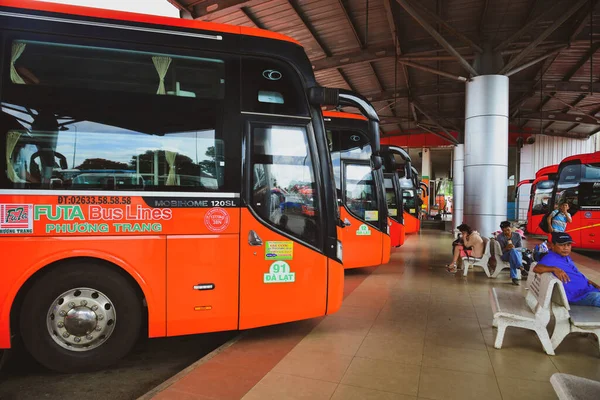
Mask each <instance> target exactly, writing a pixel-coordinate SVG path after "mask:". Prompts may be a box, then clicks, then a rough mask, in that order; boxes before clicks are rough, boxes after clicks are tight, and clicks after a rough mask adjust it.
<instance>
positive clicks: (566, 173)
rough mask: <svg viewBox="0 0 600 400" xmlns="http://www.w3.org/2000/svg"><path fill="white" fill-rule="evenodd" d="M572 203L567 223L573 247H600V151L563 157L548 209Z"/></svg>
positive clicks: (591, 248)
mask: <svg viewBox="0 0 600 400" xmlns="http://www.w3.org/2000/svg"><path fill="white" fill-rule="evenodd" d="M563 201H566V202H567V203H569V213H570V214H571V216H572V220H573V221H572V222H571V223H568V224H567V229H566V232H568V233H569V234H570V235H571V236H572V237H573V240H574V243H573V247H574V248H578V249H585V250H600V151H598V152H595V153H588V154H579V155H575V156H571V157H567V158H565V159H563V160H562V161H561V162H560V164H559V166H558V172H557V177H556V184H555V185H554V188H553V191H552V196H551V197H550V201H549V204H548V206H549V210H552V209H554V208H555V207H557V206H558V204H560V203H561V202H563Z"/></svg>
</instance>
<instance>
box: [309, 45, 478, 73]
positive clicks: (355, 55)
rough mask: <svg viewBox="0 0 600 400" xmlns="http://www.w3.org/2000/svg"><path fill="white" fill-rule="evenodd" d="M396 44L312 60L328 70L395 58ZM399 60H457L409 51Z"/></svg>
mask: <svg viewBox="0 0 600 400" xmlns="http://www.w3.org/2000/svg"><path fill="white" fill-rule="evenodd" d="M394 56H395V48H394V46H383V47H368V48H365V49H363V50H360V51H353V52H350V53H345V54H337V55H335V56H331V57H327V58H322V59H320V60H315V61H313V62H312V65H313V69H314V71H315V72H317V71H326V70H329V69H335V68H340V67H348V66H351V65H358V64H365V63H369V62H373V61H379V60H389V59H392V58H394ZM463 57H464V58H465V59H468V60H470V59H474V58H475V55H472V54H469V55H463ZM398 60H399V61H456V58H454V57H452V56H437V55H424V54H422V53H420V52H419V53H407V54H404V55H401V56H399V57H398Z"/></svg>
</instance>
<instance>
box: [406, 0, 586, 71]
mask: <svg viewBox="0 0 600 400" xmlns="http://www.w3.org/2000/svg"><path fill="white" fill-rule="evenodd" d="M399 1H400V0H399ZM588 1H589V0H577V1H576V2H575V4H573V5H572V6H571V7H570V8H569V9H568V10H567V11H566V12H565V13H563V14H561V16H560V17H559V18H558V19H557V20H556V21H555V22H554V23H553V24H552V25H550V26H549V27H548V28H546V29H545V30H544V31H543V32H542V33H541V34H540V35H539V36H537V37H536V38H535V39H534V40H533V41H532V42H531V43H530V44H529V45H528V46H527V47H525V48H524V49H523V51H522V52H520V53H519V54H517V55H516V56H515V58H513V59H512V60H511V61H510V62H509V63H508V64H506V65H505V66H504V67H503V68H502V69H501V70H500V72H499V73H500V74H505V73H506V72H508V71H510V70H511V69H513V68H514V67H516V66H517V64H518V63H519V62H521V61H522V60H523V59H524V58H525V57H527V56H528V55H529V54H530V53H531V52H532V51H533V50H534V49H535V48H536V47H537V46H538V45H539V44H540V43H542V42H543V41H544V40H546V38H547V37H548V36H550V35H551V34H552V33H553V32H554V31H555V30H556V29H558V27H560V26H561V25H562V24H564V23H565V22H566V21H567V20H568V19H569V18H571V16H572V15H573V14H575V13H576V12H577V10H579V9H580V8H581V7H583V5H584V4H585V3H587V2H588Z"/></svg>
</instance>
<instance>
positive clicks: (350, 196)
mask: <svg viewBox="0 0 600 400" xmlns="http://www.w3.org/2000/svg"><path fill="white" fill-rule="evenodd" d="M323 118H324V121H325V129H326V131H327V137H328V140H329V142H330V149H331V160H332V164H333V175H334V178H335V186H336V189H337V192H338V201H339V203H340V210H341V213H340V214H341V215H340V216H341V219H342V221H343V225H344V228H343V229H341V231H340V238H341V239H340V240H341V241H342V243H343V246H344V268H346V269H349V268H360V267H371V266H375V265H380V264H386V263H388V262H389V260H390V252H391V246H390V240H391V239H390V231H389V229H390V227H389V225H388V209H387V204H386V196H385V188H384V180H383V171H382V170H381V169H376V170H375V169H373V168H372V165H371V164H372V155H373V152H374V149H373V147H372V146H371V143H372V141H373V140H372V138H370V137H369V136H370V134H369V124H368V120H367V118H365V117H363V116H362V115H357V114H351V113H344V112H332V111H329V112H324V113H323Z"/></svg>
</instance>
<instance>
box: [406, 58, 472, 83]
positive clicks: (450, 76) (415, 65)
mask: <svg viewBox="0 0 600 400" xmlns="http://www.w3.org/2000/svg"><path fill="white" fill-rule="evenodd" d="M398 62H399V63H401V64H404V65H408V66H409V67H413V68H417V69H421V70H423V71H427V72H431V73H432V74H437V75H440V76H444V77H446V78H448V79H453V80H455V81H459V82H466V81H468V80H469V79H468V78H467V77H464V76H460V75H454V74H451V73H449V72H444V71H441V70H439V69H436V68H432V67H428V66H427V65H423V64H419V63H415V62H412V61H403V60H398Z"/></svg>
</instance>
